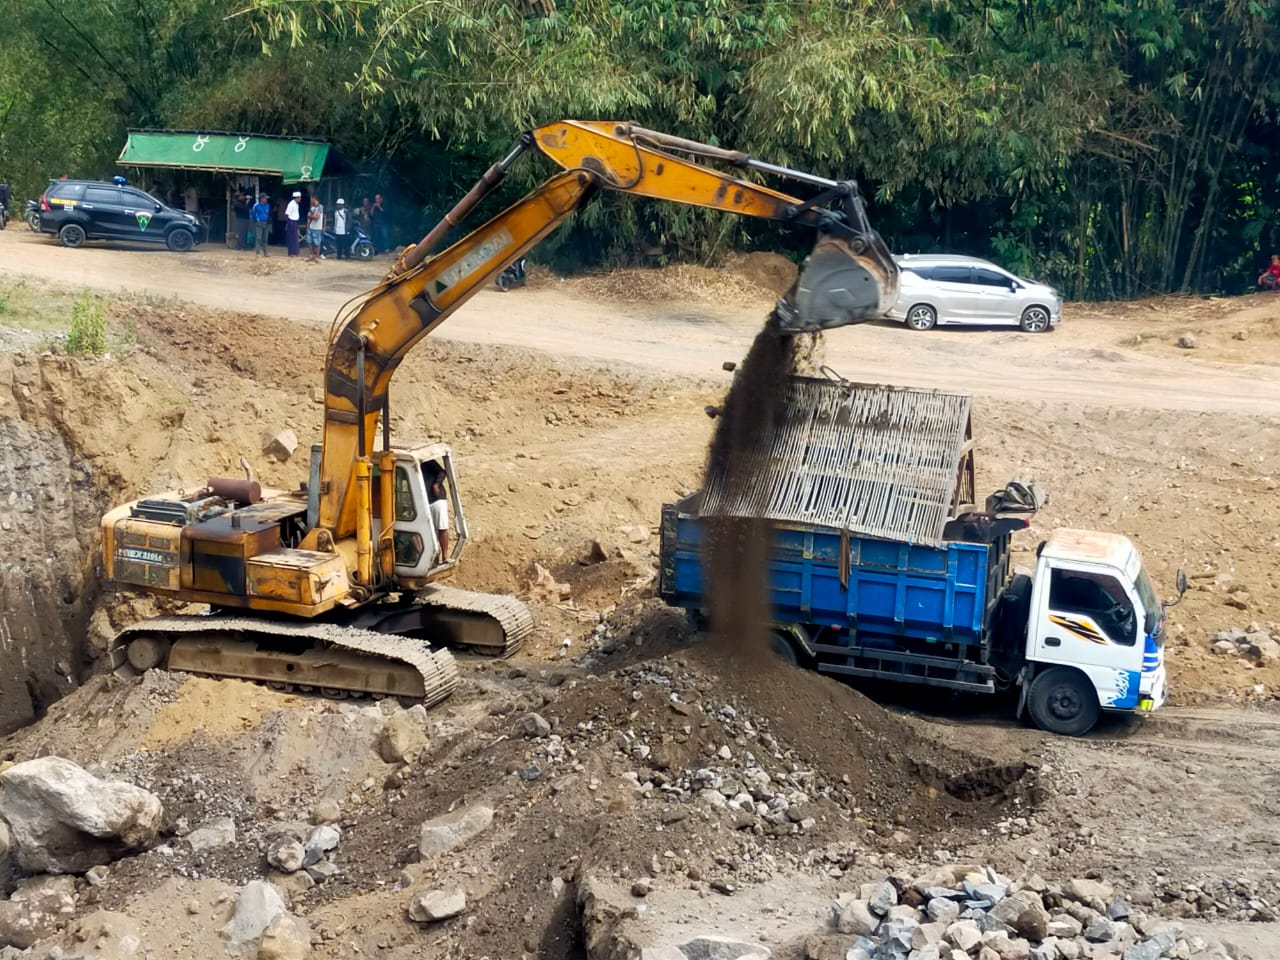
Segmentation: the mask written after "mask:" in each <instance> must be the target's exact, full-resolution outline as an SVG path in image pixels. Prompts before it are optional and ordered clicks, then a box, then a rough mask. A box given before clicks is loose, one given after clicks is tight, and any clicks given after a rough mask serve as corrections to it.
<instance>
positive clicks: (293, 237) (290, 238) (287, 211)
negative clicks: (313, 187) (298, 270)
mask: <svg viewBox="0 0 1280 960" xmlns="http://www.w3.org/2000/svg"><path fill="white" fill-rule="evenodd" d="M301 199H302V191H301V190H295V191H293V199H292V200H290V201H289V205H288V206H287V207H285V208H284V238H285V242H286V243H288V244H289V256H291V257H296V256H297V255H298V253H299V252H300V251H299V250H298V226H299V220H300V219H301V217H302V211H300V210H299V209H298V201H299V200H301Z"/></svg>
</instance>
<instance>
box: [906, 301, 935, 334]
mask: <svg viewBox="0 0 1280 960" xmlns="http://www.w3.org/2000/svg"><path fill="white" fill-rule="evenodd" d="M937 322H938V313H937V311H936V310H934V309H933V307H931V306H929V305H928V304H927V303H917V304H916V305H915V306H914V307H912V308H911V309H910V310H908V311H907V326H908V327H910V328H911V329H912V330H932V329H933V328H934V326H935V325H936V324H937Z"/></svg>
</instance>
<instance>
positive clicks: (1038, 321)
mask: <svg viewBox="0 0 1280 960" xmlns="http://www.w3.org/2000/svg"><path fill="white" fill-rule="evenodd" d="M1018 326H1020V327H1022V329H1023V330H1025V331H1026V332H1027V333H1044V332H1045V331H1046V330H1048V329H1049V311H1048V310H1046V309H1045V308H1044V307H1027V309H1025V310H1023V311H1022V320H1021V322H1019V324H1018Z"/></svg>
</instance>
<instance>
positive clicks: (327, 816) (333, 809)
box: [311, 798, 342, 823]
mask: <svg viewBox="0 0 1280 960" xmlns="http://www.w3.org/2000/svg"><path fill="white" fill-rule="evenodd" d="M341 819H342V807H341V806H340V805H339V803H338V801H337V800H330V799H327V798H326V799H322V800H317V801H316V805H315V806H314V807H312V808H311V822H312V823H337V822H338V821H339V820H341Z"/></svg>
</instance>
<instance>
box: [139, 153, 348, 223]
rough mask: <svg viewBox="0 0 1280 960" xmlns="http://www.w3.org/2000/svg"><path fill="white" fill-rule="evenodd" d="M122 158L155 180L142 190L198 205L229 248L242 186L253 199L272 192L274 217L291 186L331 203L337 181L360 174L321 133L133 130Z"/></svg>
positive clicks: (199, 212)
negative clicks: (290, 135) (303, 135)
mask: <svg viewBox="0 0 1280 960" xmlns="http://www.w3.org/2000/svg"><path fill="white" fill-rule="evenodd" d="M117 163H119V164H120V166H123V167H133V168H136V169H137V170H138V171H139V175H140V177H142V178H144V179H145V180H148V181H150V183H144V184H142V186H143V188H144V189H149V190H151V191H152V192H153V194H155V195H156V196H160V197H161V199H164V200H166V201H168V202H170V203H173V204H174V205H176V206H179V207H180V206H182V205H183V204H184V203H186V204H187V208H188V209H190V205H191V204H192V203H194V204H195V205H197V207H198V208H199V209H198V210H197V211H196V212H197V215H199V216H200V217H201V219H202V220H204V222H205V227H206V228H207V230H208V236H209V238H210V239H211V240H214V239H216V238H217V236H218V234H219V232H221V233H222V234H223V235H224V237H225V239H226V242H227V244H228V246H231V245H233V243H234V240H235V234H234V231H232V230H230V229H229V225H230V224H232V222H233V219H234V212H233V203H234V198H235V194H236V191H237V190H238V189H244V190H246V191H247V192H249V193H250V194H251V195H252V196H253V197H254V198H255V199H256V198H257V196H258V194H259V193H262V192H266V193H268V194H269V195H270V197H271V200H272V206H273V211H272V212H273V219H274V217H275V214H276V210H275V205H276V203H277V202H284V201H287V195H286V193H285V190H284V188H285V187H295V188H297V189H301V190H303V192H304V193H305V194H307V196H308V197H309V196H310V194H312V193H318V194H320V195H321V202H322V203H324V204H325V205H326V207H328V208H329V209H332V205H331V202H332V199H333V197H328V196H327V194H329V193H334V190H335V189H336V187H337V186H338V184H336V183H334V182H333V181H334V180H335V179H337V178H341V179H347V178H350V176H351V175H352V174H353V173H354V170H353V169H352V168H351V166H350V165H349V164H347V163H346V161H345V160H343V159H342V158H341V157H340V156H339V155H338V153H337V151H336V150H334V149H333V148H332V147H331V146H330V145H329V143H328V142H327V141H325V140H323V139H320V138H315V137H280V136H271V135H267V134H257V133H223V132H215V131H203V130H130V131H129V132H128V139H127V140H126V141H125V145H124V149H123V150H122V151H121V152H120V158H119V160H118V161H117ZM142 171H146V173H145V174H143V173H142ZM322 181H323V186H322ZM166 186H167V187H168V189H167V191H166V189H165V188H166ZM326 188H327V189H326ZM334 196H335V197H336V196H337V194H336V193H334ZM219 207H221V208H222V209H221V210H219V209H218V208H219ZM273 226H274V224H273Z"/></svg>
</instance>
